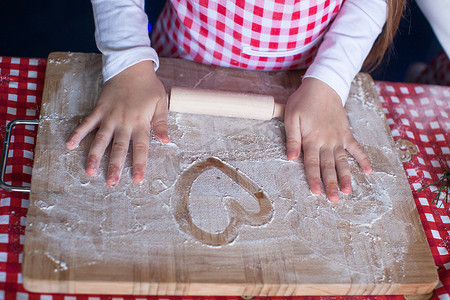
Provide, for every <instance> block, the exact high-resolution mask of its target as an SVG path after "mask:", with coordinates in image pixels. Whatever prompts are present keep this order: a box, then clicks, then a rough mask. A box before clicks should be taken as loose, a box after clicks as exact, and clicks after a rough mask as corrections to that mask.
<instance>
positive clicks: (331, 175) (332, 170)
mask: <svg viewBox="0 0 450 300" xmlns="http://www.w3.org/2000/svg"><path fill="white" fill-rule="evenodd" d="M320 172H321V174H322V180H323V185H324V186H325V193H326V195H327V198H328V199H329V200H330V201H331V202H337V201H339V192H338V185H337V176H336V165H335V161H334V154H333V151H332V150H331V149H328V148H324V149H321V151H320Z"/></svg>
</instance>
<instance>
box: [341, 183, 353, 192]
mask: <svg viewBox="0 0 450 300" xmlns="http://www.w3.org/2000/svg"><path fill="white" fill-rule="evenodd" d="M342 192H343V193H344V194H350V193H351V192H352V187H351V186H350V185H346V186H344V187H343V188H342Z"/></svg>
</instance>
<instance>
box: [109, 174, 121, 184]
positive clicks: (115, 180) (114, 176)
mask: <svg viewBox="0 0 450 300" xmlns="http://www.w3.org/2000/svg"><path fill="white" fill-rule="evenodd" d="M118 182H119V176H118V175H117V174H109V175H108V177H107V178H106V184H107V185H109V186H113V185H116V184H117V183H118Z"/></svg>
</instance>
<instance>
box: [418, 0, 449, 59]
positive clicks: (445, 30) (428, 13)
mask: <svg viewBox="0 0 450 300" xmlns="http://www.w3.org/2000/svg"><path fill="white" fill-rule="evenodd" d="M416 2H417V5H419V7H420V9H421V10H422V12H423V14H424V15H425V17H426V18H427V20H428V22H429V23H430V25H431V28H433V31H434V33H435V34H436V37H437V38H438V40H439V42H440V44H441V46H442V48H444V51H445V53H446V54H447V56H448V57H450V17H449V16H450V0H441V1H425V0H416Z"/></svg>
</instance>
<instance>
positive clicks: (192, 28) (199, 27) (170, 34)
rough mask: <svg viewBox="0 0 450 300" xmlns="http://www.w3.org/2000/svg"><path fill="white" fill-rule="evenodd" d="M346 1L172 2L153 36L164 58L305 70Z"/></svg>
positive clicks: (186, 0)
mask: <svg viewBox="0 0 450 300" xmlns="http://www.w3.org/2000/svg"><path fill="white" fill-rule="evenodd" d="M342 2H343V0H232V1H228V0H171V1H168V3H167V4H166V6H165V8H164V9H163V11H162V13H161V15H160V17H159V19H158V22H157V23H156V25H155V28H154V31H153V35H152V43H153V44H152V46H153V47H154V48H155V49H156V51H157V52H158V53H159V55H160V56H163V57H178V58H184V59H189V60H194V61H197V62H201V63H205V64H209V65H219V66H226V67H238V68H245V69H256V70H280V69H283V70H285V69H298V68H306V67H307V66H309V65H310V64H311V62H312V61H313V59H314V56H315V54H316V52H317V49H318V46H319V44H320V42H321V40H322V36H323V33H324V32H325V31H326V29H327V28H328V25H329V24H330V23H331V22H332V20H333V19H334V17H335V16H336V14H337V12H338V11H339V9H340V7H341V5H342Z"/></svg>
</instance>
